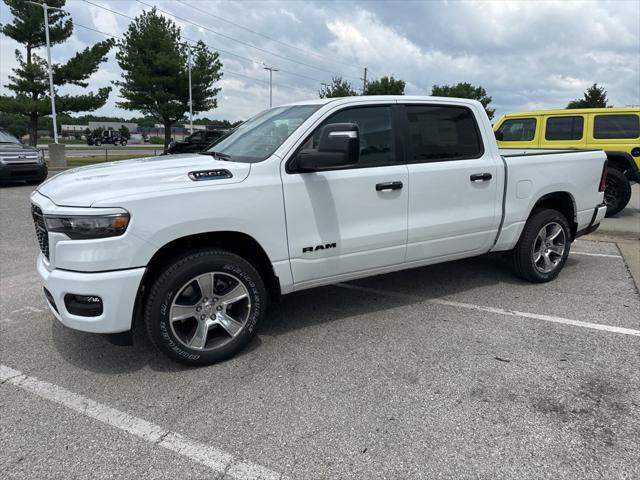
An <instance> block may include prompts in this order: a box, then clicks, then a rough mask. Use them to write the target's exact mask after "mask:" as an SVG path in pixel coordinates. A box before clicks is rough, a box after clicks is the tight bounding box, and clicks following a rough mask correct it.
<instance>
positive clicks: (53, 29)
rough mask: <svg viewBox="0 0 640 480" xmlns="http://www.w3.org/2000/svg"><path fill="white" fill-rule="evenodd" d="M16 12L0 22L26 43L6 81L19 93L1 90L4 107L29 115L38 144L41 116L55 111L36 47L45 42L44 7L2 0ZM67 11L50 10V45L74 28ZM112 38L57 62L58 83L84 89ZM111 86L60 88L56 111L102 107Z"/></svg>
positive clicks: (52, 0)
mask: <svg viewBox="0 0 640 480" xmlns="http://www.w3.org/2000/svg"><path fill="white" fill-rule="evenodd" d="M4 2H5V3H6V4H7V6H8V7H9V9H10V11H11V14H12V15H13V17H14V19H13V23H11V24H6V25H2V27H1V31H2V33H3V34H4V35H6V36H7V37H9V38H12V39H13V40H15V41H16V42H18V43H20V44H22V45H23V46H24V53H23V52H21V51H20V50H16V52H15V53H16V59H17V60H18V66H17V67H16V68H14V69H13V75H9V83H8V84H6V85H5V86H6V87H7V88H8V89H9V90H11V91H12V92H14V93H15V96H13V97H11V96H8V95H0V111H2V112H6V113H14V114H20V115H25V116H27V117H28V118H29V142H30V143H31V144H32V145H35V144H36V142H37V137H38V119H39V118H42V117H43V116H47V115H51V99H50V97H49V77H48V67H47V62H46V60H45V59H44V58H42V57H40V56H39V55H37V54H36V53H35V52H34V51H35V50H36V49H39V48H41V47H43V46H45V45H46V44H45V42H46V40H45V31H44V15H43V12H42V7H39V6H37V5H33V4H30V3H27V2H25V1H23V0H4ZM47 3H48V5H49V6H51V7H56V8H62V7H64V5H65V0H47ZM67 17H68V14H67V13H66V12H64V11H61V10H54V9H51V10H49V41H50V44H51V45H56V44H60V43H63V42H64V41H65V40H67V39H68V38H69V37H70V36H71V34H72V33H73V24H72V23H71V20H70V19H69V18H67ZM113 43H114V42H113V41H112V40H106V41H103V42H99V43H97V44H95V45H93V46H92V47H87V48H86V49H84V50H83V51H81V52H78V53H76V54H75V55H74V56H73V57H71V58H70V59H69V60H68V61H67V62H66V63H63V64H54V65H53V68H52V70H53V83H54V85H55V87H61V86H63V85H69V84H72V85H78V86H81V87H84V88H86V87H87V86H88V83H87V82H86V80H87V79H88V78H89V77H90V76H91V75H92V74H93V73H95V72H96V71H97V70H98V66H99V65H100V63H102V62H104V61H105V60H106V55H107V53H108V52H109V49H110V48H111V47H112V46H113ZM110 90H111V88H110V87H106V88H100V89H98V92H97V93H96V94H94V93H93V92H89V93H87V94H82V95H58V93H57V92H56V110H57V112H58V113H65V112H83V111H93V110H96V109H97V108H100V107H102V106H103V105H104V104H105V102H106V101H107V98H108V96H109V92H110Z"/></svg>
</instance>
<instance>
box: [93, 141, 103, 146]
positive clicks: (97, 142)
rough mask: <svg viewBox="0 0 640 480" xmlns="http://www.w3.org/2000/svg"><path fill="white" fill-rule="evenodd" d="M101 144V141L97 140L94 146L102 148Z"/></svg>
mask: <svg viewBox="0 0 640 480" xmlns="http://www.w3.org/2000/svg"><path fill="white" fill-rule="evenodd" d="M100 143H101V142H100V140H96V141H95V142H93V144H94V145H95V146H96V147H99V146H100Z"/></svg>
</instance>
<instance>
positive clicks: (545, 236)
mask: <svg viewBox="0 0 640 480" xmlns="http://www.w3.org/2000/svg"><path fill="white" fill-rule="evenodd" d="M570 247H571V230H570V228H569V223H568V222H567V219H566V218H565V216H564V215H563V214H562V213H560V212H558V211H557V210H551V209H537V210H534V211H533V213H532V214H531V216H530V217H529V220H527V223H526V224H525V226H524V229H523V231H522V234H521V235H520V240H518V243H517V244H516V246H515V247H514V249H513V250H512V251H511V253H510V264H511V268H512V270H513V272H514V273H515V274H516V275H517V276H518V277H520V278H522V279H524V280H528V281H530V282H534V283H542V282H548V281H550V280H553V279H554V278H556V277H557V276H558V274H559V273H560V271H561V270H562V267H564V264H565V263H566V261H567V257H568V256H569V249H570Z"/></svg>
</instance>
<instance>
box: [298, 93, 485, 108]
mask: <svg viewBox="0 0 640 480" xmlns="http://www.w3.org/2000/svg"><path fill="white" fill-rule="evenodd" d="M381 100H383V101H384V100H386V101H392V102H395V101H399V102H412V101H413V102H415V101H420V102H425V101H426V102H428V101H438V102H450V103H456V104H463V105H464V104H466V105H471V104H475V103H476V102H477V100H470V99H468V98H455V97H432V96H429V95H356V96H351V97H332V98H316V99H312V100H302V101H299V102H291V103H287V104H285V105H286V106H289V105H326V104H328V103H332V102H339V101H357V102H365V101H381Z"/></svg>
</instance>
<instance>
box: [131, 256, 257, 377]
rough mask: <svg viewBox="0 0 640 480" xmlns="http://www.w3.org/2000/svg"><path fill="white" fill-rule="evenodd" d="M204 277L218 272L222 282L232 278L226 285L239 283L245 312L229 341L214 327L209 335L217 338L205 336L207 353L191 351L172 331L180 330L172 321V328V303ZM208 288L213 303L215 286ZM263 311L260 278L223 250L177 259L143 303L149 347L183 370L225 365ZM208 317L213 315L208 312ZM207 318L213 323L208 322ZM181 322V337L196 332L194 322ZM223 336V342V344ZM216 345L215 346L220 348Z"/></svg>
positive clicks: (248, 337)
mask: <svg viewBox="0 0 640 480" xmlns="http://www.w3.org/2000/svg"><path fill="white" fill-rule="evenodd" d="M209 272H219V273H217V274H218V275H219V276H221V277H222V278H223V279H227V278H233V280H231V281H232V282H237V283H236V285H239V284H240V283H242V285H243V286H244V288H245V289H246V292H247V293H248V297H247V300H248V302H247V305H248V306H245V310H246V311H245V312H244V315H245V316H246V321H245V322H244V324H243V326H242V327H241V329H240V330H239V331H238V333H237V334H236V335H235V336H231V335H229V334H228V333H227V331H226V330H225V329H223V328H222V326H221V325H214V326H213V328H212V330H208V332H212V331H213V332H214V333H215V334H216V335H213V334H211V333H209V335H211V337H210V338H208V339H207V340H206V341H205V348H206V349H194V348H191V347H190V346H188V345H186V343H185V338H180V332H178V331H177V330H176V328H178V327H180V328H181V327H182V325H183V322H182V321H180V320H177V321H176V322H173V324H172V322H171V312H172V308H173V306H174V301H177V298H178V296H179V295H183V292H185V291H187V290H186V289H185V285H192V284H190V283H189V282H190V279H194V278H195V277H197V276H200V275H204V274H207V273H209ZM217 278H220V277H217ZM196 284H197V281H196ZM223 287H224V285H223ZM187 288H191V287H187ZM212 288H213V294H212V297H215V295H219V294H217V293H216V292H215V289H216V285H215V284H214V285H213V287H212ZM223 295H224V294H223ZM196 296H197V295H196ZM203 297H204V295H203ZM200 300H202V298H201V299H200ZM204 300H206V298H204ZM215 300H217V299H216V298H211V299H210V301H215ZM191 303H192V302H189V304H191ZM194 305H195V304H194ZM218 308H220V307H218ZM266 308H267V293H266V290H265V287H264V283H263V281H262V278H261V277H260V274H259V273H258V272H257V271H256V269H255V268H253V266H252V265H251V264H250V263H249V262H247V261H246V260H245V259H243V258H242V257H239V256H238V255H235V254H233V253H230V252H227V251H225V250H198V251H195V252H192V253H190V254H188V255H186V256H184V257H180V258H177V259H176V260H175V261H174V262H173V263H171V264H170V266H169V267H168V268H167V269H166V270H165V271H164V273H162V274H161V275H160V276H159V277H158V278H157V279H156V280H155V282H154V283H153V286H152V287H151V290H150V293H149V296H148V298H147V300H146V305H145V315H144V318H145V323H146V329H147V334H148V335H149V338H150V340H151V343H153V345H155V347H156V348H157V349H158V350H160V351H161V352H162V353H164V354H165V355H167V356H168V357H169V358H171V359H172V360H174V361H177V362H180V363H183V364H186V365H208V364H211V363H216V362H220V361H222V360H226V359H228V358H230V357H232V356H234V355H235V354H236V353H237V352H238V351H240V350H241V349H242V348H244V347H245V346H246V345H247V344H248V343H249V342H250V341H251V339H252V338H253V336H254V335H255V333H256V328H257V326H258V325H259V323H260V321H261V320H262V319H263V318H264V316H265V312H266ZM201 313H204V311H202V312H201ZM209 313H213V314H215V312H212V311H210V312H209ZM225 313H226V310H225ZM197 315H199V314H197ZM207 315H208V314H207ZM205 316H206V315H202V316H201V317H200V318H201V319H203V318H204V317H205ZM211 318H212V319H213V316H212V317H211ZM207 321H208V320H207ZM184 322H187V326H186V327H185V331H186V329H187V328H196V326H197V325H198V324H199V322H198V319H197V318H195V317H192V318H188V319H186V320H185V321H184ZM188 322H191V323H192V324H193V323H194V322H195V325H196V326H194V327H190V326H189V323H188ZM175 325H177V327H176V328H174V326H175ZM207 328H208V327H207ZM194 335H195V334H194ZM225 335H227V338H224V336H225ZM205 337H206V336H205ZM211 340H213V346H212V347H208V346H207V342H209V343H211V342H210V341H211ZM216 342H220V345H217V343H216Z"/></svg>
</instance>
